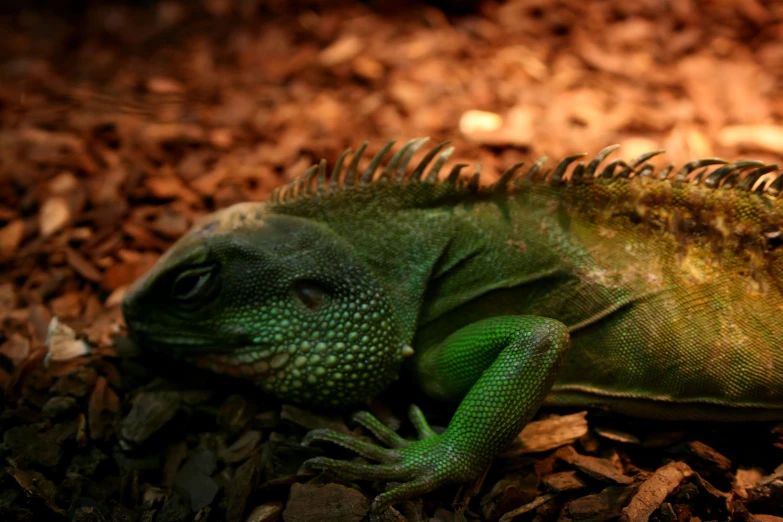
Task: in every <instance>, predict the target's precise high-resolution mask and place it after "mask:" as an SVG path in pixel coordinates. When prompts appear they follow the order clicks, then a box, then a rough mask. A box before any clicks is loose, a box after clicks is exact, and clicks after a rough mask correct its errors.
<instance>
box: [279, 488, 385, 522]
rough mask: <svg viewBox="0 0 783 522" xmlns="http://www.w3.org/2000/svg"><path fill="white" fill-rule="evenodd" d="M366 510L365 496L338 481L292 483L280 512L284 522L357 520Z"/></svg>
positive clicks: (345, 521)
mask: <svg viewBox="0 0 783 522" xmlns="http://www.w3.org/2000/svg"><path fill="white" fill-rule="evenodd" d="M369 510H370V503H369V501H368V500H367V498H366V497H365V496H364V495H362V494H361V493H360V492H358V491H357V490H355V489H353V488H347V487H345V486H341V485H339V484H326V485H316V484H294V485H293V486H291V496H290V497H289V498H288V503H287V504H286V506H285V511H283V520H284V521H285V522H309V521H311V520H316V519H317V520H322V521H323V522H329V521H334V522H343V521H344V522H352V521H353V522H359V521H360V520H362V519H363V518H364V517H365V516H367V513H368V512H369Z"/></svg>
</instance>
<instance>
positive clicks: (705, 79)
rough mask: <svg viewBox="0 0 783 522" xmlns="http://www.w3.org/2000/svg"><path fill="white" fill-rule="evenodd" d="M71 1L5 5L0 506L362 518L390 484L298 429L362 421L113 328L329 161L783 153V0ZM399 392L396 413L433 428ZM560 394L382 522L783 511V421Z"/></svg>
mask: <svg viewBox="0 0 783 522" xmlns="http://www.w3.org/2000/svg"><path fill="white" fill-rule="evenodd" d="M55 4H56V3H54V2H52V3H51V5H49V4H47V3H40V5H38V6H37V7H34V8H32V7H29V6H28V7H23V5H25V3H24V2H15V3H12V4H10V5H7V6H4V7H0V267H2V270H1V271H0V322H1V324H2V329H1V330H0V390H2V392H1V393H2V395H0V400H1V401H2V402H1V403H0V404H1V406H0V407H2V413H1V414H0V430H1V431H2V444H1V445H0V456H2V459H3V465H4V470H2V471H0V519H1V520H82V521H101V520H112V521H133V520H138V521H150V522H152V521H159V522H173V521H189V520H224V519H226V520H238V521H242V520H248V521H253V522H260V521H272V520H285V521H299V520H361V519H362V518H364V517H366V516H367V508H368V505H369V500H370V499H371V498H372V496H374V495H375V494H377V492H378V491H380V489H379V488H381V487H382V484H371V483H359V484H350V483H343V482H339V481H332V479H333V477H324V476H319V475H315V474H312V473H308V472H306V471H304V470H301V469H300V464H301V463H302V462H303V461H304V460H305V459H307V458H309V457H311V456H313V455H316V454H321V453H322V451H324V450H325V451H328V452H329V454H330V455H336V456H341V457H345V458H348V457H350V455H348V454H342V453H340V452H338V451H336V450H334V449H333V448H303V447H301V446H300V445H299V444H298V441H299V440H300V438H301V436H302V435H303V434H304V433H305V432H306V431H307V429H309V428H313V427H321V426H329V427H334V428H336V429H340V430H349V427H347V426H346V424H345V422H344V419H343V418H341V417H340V416H335V415H331V416H323V415H319V414H316V413H313V412H307V411H303V410H300V409H297V408H293V407H291V406H289V405H280V404H278V403H276V402H274V401H271V400H269V399H267V398H265V397H263V396H261V395H260V394H259V393H258V392H257V391H255V390H254V389H253V388H252V387H250V386H245V385H243V384H241V383H235V382H231V381H228V380H221V379H220V378H219V377H215V376H210V375H202V374H196V373H195V371H194V373H193V375H190V374H189V373H187V372H183V370H182V368H180V367H176V366H174V367H172V366H167V363H166V362H164V361H160V360H159V358H155V357H149V356H146V357H144V356H142V357H130V356H126V355H127V354H126V353H125V351H124V350H125V348H124V347H125V345H124V344H123V342H122V339H121V338H120V337H118V336H119V335H120V334H121V333H122V331H123V326H122V320H121V317H120V313H119V310H118V306H117V305H118V303H119V301H120V299H121V297H122V294H123V292H124V290H125V289H126V288H127V286H128V285H129V284H130V283H131V282H132V281H133V280H134V279H135V278H137V277H138V276H139V275H141V274H142V273H143V272H144V271H145V270H146V269H147V268H148V267H149V266H151V264H152V263H153V262H154V261H155V260H156V258H157V257H158V256H159V255H160V253H161V252H162V251H164V250H165V249H166V248H167V246H168V245H170V244H171V243H172V241H174V240H175V239H176V238H177V237H178V236H179V235H181V234H182V233H183V232H184V231H185V230H186V229H187V228H188V226H189V225H190V223H191V222H192V221H193V220H194V219H195V218H196V217H198V216H200V215H202V214H204V213H206V212H209V211H211V210H213V209H216V208H220V207H224V206H226V205H229V204H231V203H234V202H238V201H244V200H260V199H264V198H265V197H267V196H268V195H269V193H270V191H271V190H272V189H274V188H275V187H277V186H279V185H281V184H283V183H285V182H286V181H289V180H291V179H292V178H293V177H294V176H296V175H297V174H300V173H301V172H303V171H304V170H305V168H306V167H307V166H309V164H311V163H312V162H314V161H316V160H318V159H319V158H321V157H325V158H327V159H328V160H330V161H334V160H335V159H336V157H337V156H338V155H339V153H340V152H342V150H343V149H344V148H346V147H348V146H354V147H355V146H356V145H358V144H359V143H360V142H361V141H364V140H370V142H371V145H370V151H371V152H373V151H376V150H378V149H379V148H380V146H381V145H383V143H384V142H385V141H386V140H388V139H397V140H399V141H404V140H407V139H409V138H412V137H416V136H423V135H426V136H430V137H432V138H433V140H434V141H439V140H443V139H450V140H452V141H453V142H455V144H456V145H457V154H456V156H457V157H456V158H454V160H455V161H462V160H465V161H468V162H470V163H475V162H477V161H480V162H481V163H482V165H483V172H486V173H488V174H489V177H490V178H491V177H492V176H494V175H496V174H497V172H498V170H499V169H500V168H502V167H504V166H508V165H511V164H512V163H515V162H516V161H520V160H522V159H528V160H529V159H531V158H534V157H536V156H539V155H544V154H545V155H547V156H549V157H553V158H556V157H560V156H564V155H566V154H571V153H574V152H582V151H585V152H590V153H595V152H597V151H598V150H599V149H601V148H603V147H604V146H606V145H608V144H611V143H620V144H622V145H623V148H622V149H621V150H622V152H621V154H622V155H623V157H627V158H630V157H634V156H636V155H638V153H640V152H643V151H646V150H650V149H656V148H661V147H664V148H666V149H667V151H668V152H667V157H666V159H667V160H668V161H673V162H675V163H684V162H686V161H688V160H690V159H693V158H696V157H706V156H712V155H719V156H723V157H727V158H730V159H737V158H739V157H753V158H758V159H762V160H766V161H770V162H776V161H779V160H780V158H781V155H783V125H781V122H783V2H771V1H769V2H765V1H761V0H713V1H705V2H701V3H698V2H695V1H692V0H677V1H673V2H660V1H656V0H643V1H637V2H628V1H623V0H614V1H612V0H599V1H593V2H582V1H581V0H547V1H544V0H519V1H508V2H495V1H487V2H483V3H475V5H474V4H471V2H461V8H462V12H456V11H452V12H444V11H443V10H441V9H440V8H439V7H436V6H434V5H422V4H415V3H412V2H411V3H409V2H391V1H383V2H381V1H376V2H372V1H370V2H364V3H362V2H338V1H333V2H327V1H320V2H319V1H310V2H285V1H283V0H278V1H271V0H270V1H267V2H264V1H261V0H199V1H186V0H160V1H148V2H143V3H138V2H137V3H131V2H128V3H122V2H110V3H106V4H99V3H97V2H95V3H91V2H88V1H82V2H76V3H73V4H71V6H70V8H69V10H68V11H63V10H62V9H61V8H57V7H56V6H55ZM444 4H447V2H444ZM452 8H454V6H452ZM54 318H56V319H57V320H56V321H53V319H54ZM47 337H49V343H48V344H49V346H52V347H54V348H55V349H54V350H53V351H52V352H51V353H49V349H48V348H47V345H46V341H47ZM85 352H89V353H85ZM402 402H403V404H401V405H397V404H395V401H394V400H391V399H383V398H381V400H380V401H376V402H375V403H374V404H373V410H374V411H375V412H376V413H377V414H378V415H379V416H381V417H383V418H384V419H385V420H387V421H388V422H390V423H392V424H394V423H397V424H399V423H402V424H403V430H409V429H410V427H409V426H407V423H406V422H405V421H400V420H399V419H400V417H401V415H400V412H404V411H405V407H404V401H402ZM425 411H426V410H425ZM558 413H563V412H558ZM550 414H551V412H543V413H542V415H541V416H540V417H541V418H542V419H544V420H542V421H541V422H542V423H543V424H534V425H533V426H531V427H529V429H526V431H525V432H523V436H521V438H520V442H519V444H517V445H516V446H515V447H514V448H513V449H512V451H511V452H510V453H509V454H508V455H506V456H505V457H504V458H501V459H498V461H497V462H496V463H495V464H494V465H493V467H492V468H491V469H490V470H488V473H487V474H486V475H485V476H484V477H483V479H482V480H480V481H477V482H476V483H475V484H471V485H467V486H465V487H463V488H457V487H453V488H443V489H442V490H439V491H438V492H435V493H433V494H431V495H428V496H427V497H426V498H425V499H424V500H417V501H414V502H410V503H407V504H406V505H404V506H402V507H401V509H400V512H389V513H387V518H386V519H388V520H405V519H408V520H439V521H450V520H480V519H488V520H497V519H499V518H500V519H501V520H511V519H515V520H541V521H544V520H563V521H566V520H614V519H617V518H620V517H622V519H623V520H647V519H648V517H651V518H650V519H651V520H659V521H675V520H678V521H692V520H705V521H706V520H729V519H731V520H744V521H773V520H778V521H780V520H783V518H778V517H783V509H781V507H780V506H781V505H782V504H783V468H780V467H779V468H778V469H776V466H778V465H779V464H781V462H783V425H769V424H764V425H739V426H736V425H735V426H725V425H686V424H682V423H679V424H667V423H659V422H658V423H657V422H641V421H633V420H629V419H624V418H618V417H614V416H608V415H601V414H600V413H597V412H590V414H589V415H588V416H587V423H585V417H584V415H583V414H580V413H578V412H574V413H573V415H570V416H566V417H557V416H553V417H549V415H550ZM432 415H433V418H434V419H435V423H436V424H438V423H440V424H441V425H443V424H444V423H445V422H446V421H447V420H448V416H447V415H446V417H445V418H438V415H437V413H436V412H434V411H433V413H432ZM348 426H350V429H354V426H353V425H351V424H350V423H349V424H348ZM504 514H505V515H504ZM775 515H777V517H776V516H775ZM514 517H516V518H514Z"/></svg>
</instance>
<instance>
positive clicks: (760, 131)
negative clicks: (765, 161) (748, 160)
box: [718, 125, 783, 154]
mask: <svg viewBox="0 0 783 522" xmlns="http://www.w3.org/2000/svg"><path fill="white" fill-rule="evenodd" d="M718 142H719V143H720V144H721V145H723V146H725V147H739V148H743V149H750V150H762V151H767V152H772V153H775V154H783V126H779V125H731V126H728V127H724V128H723V130H721V131H720V133H719V134H718Z"/></svg>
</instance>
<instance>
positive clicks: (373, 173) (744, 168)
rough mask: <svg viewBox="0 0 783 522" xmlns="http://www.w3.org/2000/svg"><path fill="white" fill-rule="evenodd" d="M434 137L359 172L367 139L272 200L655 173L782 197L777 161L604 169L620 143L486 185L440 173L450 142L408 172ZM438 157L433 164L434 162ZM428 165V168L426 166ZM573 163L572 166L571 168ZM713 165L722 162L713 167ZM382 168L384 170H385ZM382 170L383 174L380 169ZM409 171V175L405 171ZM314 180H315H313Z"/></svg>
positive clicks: (614, 164)
mask: <svg viewBox="0 0 783 522" xmlns="http://www.w3.org/2000/svg"><path fill="white" fill-rule="evenodd" d="M428 140H429V138H416V139H412V140H410V141H408V142H407V143H405V145H403V146H402V148H401V149H400V150H399V151H397V152H396V153H395V154H393V155H392V156H391V158H390V159H388V161H386V162H385V164H384V159H385V158H386V156H387V155H388V154H389V151H390V150H391V148H392V146H393V145H394V143H395V142H394V141H393V140H392V141H389V142H388V143H386V145H385V146H384V147H383V148H382V149H381V150H380V152H378V154H376V155H375V156H374V157H373V158H372V160H371V162H370V164H369V166H368V167H367V168H366V169H365V170H364V172H362V173H359V170H358V167H359V161H360V160H361V158H362V155H363V154H364V151H365V150H366V148H367V145H368V142H364V143H363V144H362V145H361V146H360V147H359V149H358V150H357V151H356V153H354V154H353V157H352V158H351V160H350V163H349V164H348V167H347V168H344V167H343V165H344V163H345V161H346V159H348V156H350V155H351V152H352V150H351V149H347V150H346V151H345V152H343V154H342V155H341V156H340V158H339V159H338V160H337V163H336V164H335V166H334V169H333V170H332V173H331V175H330V176H329V179H328V181H327V176H326V161H325V160H321V161H320V162H319V163H318V164H317V165H313V166H312V167H310V168H309V169H307V171H305V172H304V174H302V175H301V176H300V177H299V178H297V179H296V180H294V181H292V182H291V183H289V184H288V185H285V186H283V187H279V188H277V189H276V190H275V191H274V192H273V193H272V195H271V198H270V199H271V202H272V203H273V204H277V205H285V204H288V203H293V202H296V201H298V200H300V199H302V198H308V197H312V196H315V195H324V194H328V193H336V192H339V191H343V190H350V188H351V187H352V186H354V185H371V184H373V183H378V182H380V181H381V180H386V181H390V182H393V183H397V184H400V185H403V184H412V183H445V184H450V185H453V186H454V187H459V188H462V189H463V190H465V192H466V193H478V192H480V191H487V192H499V191H508V192H512V191H514V190H515V189H517V188H519V187H520V186H522V185H524V184H526V183H531V182H532V183H546V184H548V185H551V186H557V185H561V184H566V185H569V184H570V185H578V184H585V183H594V182H596V181H601V182H604V183H612V182H615V181H616V180H621V179H626V178H631V177H637V176H639V177H651V178H654V179H659V180H664V179H669V180H671V181H673V182H676V183H691V184H701V185H703V186H706V187H708V188H719V187H724V188H731V189H734V190H745V191H753V192H754V193H757V194H760V195H762V194H763V195H766V196H769V197H773V198H777V197H778V196H779V195H780V193H781V191H782V190H783V171H781V169H780V167H779V166H778V165H775V164H765V163H763V162H761V161H755V160H739V161H735V162H733V163H732V162H729V161H727V160H723V159H720V158H703V159H698V160H694V161H691V162H689V163H686V164H685V165H683V166H682V167H681V168H680V169H679V170H676V171H675V170H674V165H673V164H669V165H667V166H666V167H664V168H663V169H660V170H658V171H656V169H655V167H654V166H653V165H652V164H650V163H648V160H650V159H651V158H653V157H654V156H657V155H659V154H661V153H663V152H664V151H663V150H654V151H650V152H647V153H644V154H642V155H640V156H639V157H638V158H636V159H634V160H632V161H630V162H626V161H624V160H622V159H616V160H613V161H611V162H609V163H607V164H606V165H605V166H604V167H603V168H599V167H601V165H602V164H603V163H604V160H606V158H607V157H608V156H609V155H610V154H611V153H612V152H614V151H615V150H617V149H618V148H619V145H610V146H609V147H606V148H605V149H603V150H602V151H600V152H599V153H598V154H597V155H596V156H595V157H594V158H593V159H592V160H591V161H589V162H585V161H579V162H578V163H576V164H575V165H574V162H576V161H577V160H580V159H582V158H584V157H585V156H587V154H585V153H582V154H574V155H571V156H567V157H565V158H563V159H562V160H561V161H560V162H559V163H558V164H557V165H555V167H554V169H551V168H546V169H544V164H545V163H546V162H547V161H548V159H549V158H547V157H546V156H544V157H541V158H539V159H538V160H537V161H535V162H534V163H533V164H532V165H531V166H530V168H528V169H527V170H524V169H523V166H524V163H517V164H515V165H512V166H511V167H510V168H509V169H507V170H506V171H505V172H504V173H503V174H502V175H501V176H500V178H499V179H498V180H497V181H496V182H495V183H493V184H491V185H489V186H486V187H482V186H481V185H480V176H481V165H480V164H479V165H477V166H476V170H475V172H474V174H473V176H471V177H470V178H469V179H468V180H466V179H465V178H463V177H462V176H460V174H461V171H462V169H464V168H465V167H467V166H468V165H467V164H457V165H454V166H453V167H452V169H451V171H450V173H449V174H448V175H447V176H446V177H445V178H443V179H441V178H439V174H440V170H441V168H442V167H443V165H444V164H445V163H446V161H447V160H448V159H449V157H450V156H451V154H452V153H453V152H454V148H453V147H451V146H449V145H450V142H448V141H445V142H443V143H440V144H438V145H436V146H435V147H433V148H432V149H430V151H429V152H428V153H427V154H426V155H425V156H424V158H422V159H421V161H419V163H418V164H416V165H415V167H414V168H413V170H412V172H411V173H410V174H407V172H408V167H409V163H410V160H411V158H412V157H413V154H414V153H415V152H416V151H417V150H418V149H419V148H420V147H421V146H422V145H423V144H424V143H426V142H427V141H428ZM433 160H434V161H435V162H434V164H432V166H431V167H430V164H431V163H432V162H433ZM428 167H429V170H427V169H428ZM569 167H573V168H571V169H570V170H569ZM711 167H717V168H713V169H711ZM381 168H382V170H381ZM379 172H380V174H379ZM406 174H407V175H406ZM314 180H315V183H314Z"/></svg>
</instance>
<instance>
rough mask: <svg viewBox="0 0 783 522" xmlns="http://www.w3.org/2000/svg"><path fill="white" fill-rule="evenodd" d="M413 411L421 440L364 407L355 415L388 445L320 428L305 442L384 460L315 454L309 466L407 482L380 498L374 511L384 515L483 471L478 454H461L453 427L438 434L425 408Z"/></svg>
mask: <svg viewBox="0 0 783 522" xmlns="http://www.w3.org/2000/svg"><path fill="white" fill-rule="evenodd" d="M409 416H410V419H411V422H412V423H413V425H414V427H415V428H416V431H417V432H418V437H419V440H415V441H409V440H405V439H404V438H402V437H400V436H399V435H398V434H397V433H395V432H394V431H393V430H391V429H390V428H388V427H387V426H385V425H384V424H383V423H382V422H381V421H379V420H378V419H376V418H375V417H374V416H373V415H371V414H370V413H368V412H364V411H363V412H359V413H356V414H355V415H354V416H353V419H354V420H355V421H356V422H357V423H359V424H361V425H362V426H364V427H365V428H367V429H368V430H369V431H371V432H372V433H373V434H374V435H375V436H376V437H377V438H378V439H379V440H380V441H381V442H383V443H385V444H386V445H387V446H390V448H384V447H381V446H379V445H376V444H371V443H368V442H365V441H363V440H359V439H357V438H356V437H354V436H351V435H345V434H343V433H339V432H337V431H334V430H328V429H318V430H312V431H311V432H309V433H308V434H307V435H306V436H305V437H304V439H303V440H302V444H304V445H309V444H310V443H312V442H313V441H328V442H331V443H333V444H337V445H340V446H342V447H344V448H347V449H350V450H351V451H355V452H356V453H358V454H359V455H361V456H363V457H365V458H368V459H371V460H374V461H377V462H379V464H359V463H355V462H346V461H342V460H335V459H330V458H326V457H315V458H312V459H310V460H308V461H307V462H305V466H307V467H308V468H311V469H319V470H329V471H332V472H334V473H336V474H337V475H338V476H340V477H343V478H345V479H348V480H386V481H396V482H402V484H401V485H399V486H397V487H395V488H392V489H391V490H389V491H387V492H385V493H382V494H380V495H378V496H377V497H375V500H374V501H373V503H372V510H371V512H372V513H373V514H379V513H381V512H383V511H384V510H386V509H387V508H388V507H389V506H391V505H392V504H396V503H398V502H402V501H403V500H407V499H410V498H413V497H417V496H420V495H423V494H425V493H428V492H430V491H432V490H434V489H437V488H439V487H441V486H443V485H445V484H450V483H456V482H463V481H467V480H470V479H471V478H473V477H474V476H476V475H477V474H478V473H480V472H481V468H480V467H479V469H478V470H477V469H476V468H477V466H476V465H475V464H472V463H473V462H474V460H475V459H474V458H471V456H470V455H468V454H464V455H463V454H462V453H463V452H462V451H460V450H459V449H458V448H457V447H455V446H458V445H455V444H454V441H452V440H451V437H450V436H449V435H448V430H447V431H446V432H444V433H441V434H437V433H435V432H434V431H433V430H432V428H430V426H429V424H428V423H427V420H426V419H425V418H424V414H423V413H422V412H421V410H420V409H419V408H418V407H416V406H414V405H411V407H410V411H409Z"/></svg>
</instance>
